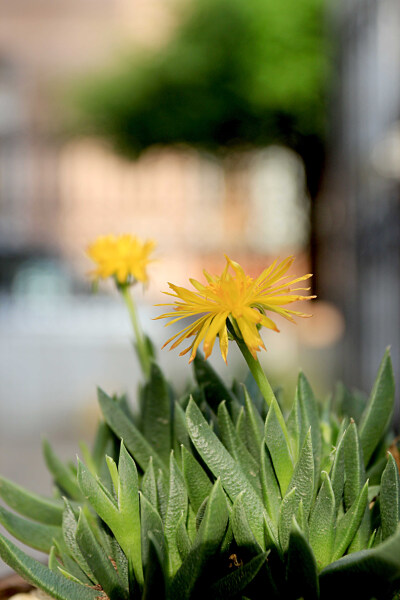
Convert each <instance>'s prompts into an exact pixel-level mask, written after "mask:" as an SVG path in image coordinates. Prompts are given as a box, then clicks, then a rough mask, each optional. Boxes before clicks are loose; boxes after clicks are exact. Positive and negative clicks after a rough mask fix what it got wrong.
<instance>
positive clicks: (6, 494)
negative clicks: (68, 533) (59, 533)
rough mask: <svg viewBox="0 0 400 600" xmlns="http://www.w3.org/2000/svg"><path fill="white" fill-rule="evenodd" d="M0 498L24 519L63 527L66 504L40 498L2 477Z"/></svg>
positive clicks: (0, 480)
mask: <svg viewBox="0 0 400 600" xmlns="http://www.w3.org/2000/svg"><path fill="white" fill-rule="evenodd" d="M0 498H2V499H3V500H4V502H5V503H6V504H7V505H8V506H9V507H10V508H12V509H13V510H15V511H16V512H17V513H19V514H20V515H23V516H24V517H29V518H30V519H32V520H34V521H39V522H40V523H46V525H61V521H62V513H63V510H64V503H63V502H62V500H52V499H51V498H45V497H44V496H39V495H38V494H35V493H33V492H30V491H29V490H26V489H25V488H23V487H21V486H20V485H17V484H16V483H14V482H12V481H9V480H8V479H6V478H5V477H1V476H0Z"/></svg>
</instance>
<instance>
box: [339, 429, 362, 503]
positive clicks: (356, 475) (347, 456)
mask: <svg viewBox="0 0 400 600" xmlns="http://www.w3.org/2000/svg"><path fill="white" fill-rule="evenodd" d="M344 469H345V474H346V480H345V484H344V502H345V506H346V508H350V506H351V505H352V504H353V502H355V500H356V498H357V497H358V494H359V493H360V490H361V488H362V487H363V485H364V483H365V480H366V474H365V467H364V459H363V455H362V448H361V443H360V439H359V437H358V433H357V425H356V424H355V422H354V421H352V422H351V423H350V425H349V426H348V428H347V429H346V435H345V438H344Z"/></svg>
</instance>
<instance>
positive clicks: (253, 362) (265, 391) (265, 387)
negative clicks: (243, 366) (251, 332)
mask: <svg viewBox="0 0 400 600" xmlns="http://www.w3.org/2000/svg"><path fill="white" fill-rule="evenodd" d="M236 343H237V345H238V346H239V349H240V351H241V353H242V354H243V357H244V359H245V361H246V362H247V365H248V367H249V369H250V372H251V374H252V375H253V377H254V379H255V380H256V383H257V385H258V387H259V389H260V392H261V394H262V395H263V397H264V399H265V402H266V403H267V405H268V407H270V406H271V403H272V401H273V400H275V394H274V392H273V390H272V387H271V385H270V383H269V381H268V379H267V376H266V375H265V373H264V371H263V369H262V367H261V365H260V363H259V361H258V359H256V358H253V356H252V355H251V353H250V351H249V349H248V347H247V346H246V344H245V343H244V342H243V340H240V339H238V338H236Z"/></svg>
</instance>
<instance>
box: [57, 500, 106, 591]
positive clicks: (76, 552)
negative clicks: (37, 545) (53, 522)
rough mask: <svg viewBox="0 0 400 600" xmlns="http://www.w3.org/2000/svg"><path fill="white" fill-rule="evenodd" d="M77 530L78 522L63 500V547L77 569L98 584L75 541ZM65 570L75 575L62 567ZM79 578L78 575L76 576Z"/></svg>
mask: <svg viewBox="0 0 400 600" xmlns="http://www.w3.org/2000/svg"><path fill="white" fill-rule="evenodd" d="M77 529H78V520H77V518H76V517H75V514H74V512H73V510H72V508H71V505H70V504H69V503H68V501H67V499H65V510H64V514H63V524H62V531H63V536H64V542H65V546H66V548H67V549H68V552H69V554H70V555H71V557H73V559H74V560H75V561H76V562H77V564H78V566H79V568H80V569H81V570H82V571H83V573H85V575H87V577H89V578H90V579H91V581H92V582H93V583H98V581H97V580H96V577H95V575H94V573H93V571H92V569H91V568H90V566H89V564H88V562H87V560H86V558H85V557H84V555H83V553H82V550H81V549H80V547H79V544H78V542H77V540H76V532H77ZM64 566H65V567H66V568H67V571H70V572H71V574H72V575H74V574H76V575H78V573H76V571H75V570H74V569H72V570H70V569H68V565H67V564H66V565H64ZM78 578H79V575H78Z"/></svg>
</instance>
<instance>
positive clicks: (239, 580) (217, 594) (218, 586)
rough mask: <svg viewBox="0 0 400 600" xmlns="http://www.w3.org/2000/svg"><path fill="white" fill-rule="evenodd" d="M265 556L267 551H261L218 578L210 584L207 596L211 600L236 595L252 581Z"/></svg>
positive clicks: (219, 599) (222, 599) (224, 599)
mask: <svg viewBox="0 0 400 600" xmlns="http://www.w3.org/2000/svg"><path fill="white" fill-rule="evenodd" d="M267 557H268V552H261V553H260V554H259V555H258V556H255V557H254V558H252V559H251V560H250V561H249V562H247V563H246V564H245V565H242V566H241V567H239V568H238V569H235V570H234V571H233V572H232V573H229V575H226V576H225V577H223V578H222V579H219V580H218V581H217V582H216V583H214V584H213V585H212V586H211V588H210V591H209V594H208V593H207V596H208V597H209V598H212V599H213V600H227V599H228V598H234V597H237V595H238V594H240V593H241V592H243V591H244V590H245V589H246V587H247V586H248V585H249V583H251V582H252V581H253V579H254V578H255V577H256V575H257V573H258V572H259V570H260V569H261V567H262V566H263V564H265V562H266V560H267Z"/></svg>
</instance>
